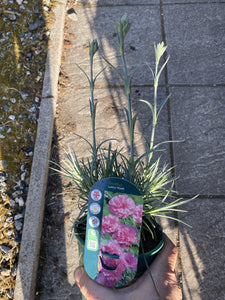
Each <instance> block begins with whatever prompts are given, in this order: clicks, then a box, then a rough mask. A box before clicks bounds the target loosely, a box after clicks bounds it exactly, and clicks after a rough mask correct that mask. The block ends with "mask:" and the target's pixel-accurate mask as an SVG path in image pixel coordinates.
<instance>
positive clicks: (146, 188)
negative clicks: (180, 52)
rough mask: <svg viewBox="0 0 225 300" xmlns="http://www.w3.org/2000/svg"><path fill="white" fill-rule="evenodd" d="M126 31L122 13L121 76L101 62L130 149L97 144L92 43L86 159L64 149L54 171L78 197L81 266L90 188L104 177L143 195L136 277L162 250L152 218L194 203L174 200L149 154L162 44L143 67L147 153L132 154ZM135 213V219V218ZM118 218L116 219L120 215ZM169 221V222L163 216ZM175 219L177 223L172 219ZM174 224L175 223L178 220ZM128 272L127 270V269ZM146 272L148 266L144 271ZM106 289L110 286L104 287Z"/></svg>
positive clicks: (93, 48) (166, 176)
mask: <svg viewBox="0 0 225 300" xmlns="http://www.w3.org/2000/svg"><path fill="white" fill-rule="evenodd" d="M129 29H130V21H129V19H128V17H127V15H124V16H122V18H121V19H120V20H119V21H118V22H117V35H118V42H119V50H120V55H121V60H122V66H123V68H122V72H120V71H119V70H118V69H116V68H115V67H114V66H113V65H112V64H111V63H110V62H109V61H108V60H107V58H104V59H105V61H106V63H107V64H108V65H109V66H110V67H111V68H113V69H114V70H115V71H116V72H117V74H118V76H119V77H120V78H121V80H122V81H123V83H124V91H125V94H126V98H127V106H126V107H124V112H125V116H126V120H127V127H128V132H129V150H128V151H127V153H125V154H124V153H123V152H122V151H121V149H119V150H118V149H113V147H112V139H107V140H104V141H100V142H97V138H96V130H95V119H96V112H97V102H96V101H95V100H94V88H95V82H96V80H97V78H98V76H99V75H100V74H101V73H102V72H103V71H104V69H105V68H104V69H103V70H101V71H100V72H99V73H98V74H97V75H96V76H95V77H94V75H93V74H94V72H93V59H94V55H95V53H96V52H97V51H98V42H97V40H93V41H92V42H91V43H90V44H89V56H90V76H88V74H87V73H86V72H85V71H84V70H83V69H82V68H81V67H80V66H78V68H79V69H80V70H81V71H82V72H83V74H84V75H85V77H86V78H87V80H88V82H89V85H90V100H89V102H90V116H91V128H92V141H88V140H87V139H85V138H83V137H80V136H79V137H80V138H82V139H83V141H84V142H85V143H87V144H88V146H89V147H90V153H91V155H90V157H88V158H86V159H84V158H83V159H81V160H79V159H78V158H77V155H76V152H75V151H74V150H73V149H71V148H69V149H68V150H65V157H66V158H65V159H64V160H63V161H62V163H61V164H56V165H57V166H58V167H59V168H57V169H55V170H57V172H59V173H60V174H61V175H63V176H66V177H67V178H69V179H70V180H72V183H73V187H74V193H76V194H77V204H78V207H79V210H80V213H79V215H78V217H77V219H76V220H75V222H74V226H73V230H74V232H75V236H76V238H77V240H78V246H79V252H80V255H81V259H80V264H82V259H83V252H84V243H85V232H86V219H87V209H88V198H89V192H90V190H91V188H92V186H93V185H94V184H96V183H97V182H98V181H99V180H102V179H104V178H121V179H124V180H127V181H128V182H130V183H132V184H134V185H135V186H136V187H137V188H138V189H139V191H140V192H141V194H142V197H143V205H139V206H138V205H137V206H136V210H135V213H134V211H133V212H132V213H130V215H132V216H133V219H135V218H136V220H137V219H138V218H139V217H140V214H142V228H141V240H140V249H139V256H138V267H137V269H136V270H135V271H137V274H141V273H143V272H144V271H145V270H146V269H147V268H148V265H149V264H150V263H151V261H152V260H153V259H154V257H155V255H156V254H157V252H158V251H159V250H160V249H161V248H162V246H163V243H164V234H163V231H162V228H161V227H160V226H159V225H158V224H157V223H156V221H155V217H156V216H160V215H164V214H170V213H172V212H174V211H183V210H180V209H179V206H180V205H182V204H184V203H187V202H188V201H191V200H193V199H194V198H192V199H188V200H184V199H181V198H178V199H177V198H176V197H175V192H174V190H173V186H174V181H175V179H174V178H171V169H170V168H168V167H167V165H163V166H162V167H161V166H160V158H157V159H156V160H154V154H155V152H157V151H162V149H161V148H160V147H161V145H162V144H164V143H166V141H165V142H162V143H160V144H158V145H155V142H154V141H155V134H156V125H157V121H158V117H159V114H160V112H161V110H162V109H163V107H164V105H165V104H166V103H167V100H168V98H169V96H168V97H167V98H165V99H164V100H163V101H161V103H160V104H159V103H158V99H157V91H158V82H159V78H160V75H161V73H162V71H163V69H164V68H165V66H166V64H167V62H168V60H169V58H167V59H166V60H165V62H164V63H162V64H161V59H162V57H163V55H164V53H165V51H166V46H165V45H164V43H163V42H162V43H159V44H157V45H154V50H155V68H154V70H152V68H151V67H150V65H149V64H147V66H148V68H149V70H150V71H151V73H152V76H153V80H154V96H153V101H152V102H150V101H146V100H140V101H142V102H144V103H145V104H146V106H147V107H148V108H149V109H150V111H151V114H152V124H151V129H150V130H151V138H150V140H149V141H145V142H146V144H147V145H148V150H147V151H146V152H145V153H143V154H141V155H139V156H137V155H136V153H135V151H134V144H135V141H134V131H135V125H136V121H137V118H138V114H137V113H136V114H134V113H133V111H132V105H131V81H132V77H133V75H132V76H129V74H128V71H127V65H126V60H125V51H124V40H125V37H126V35H127V33H128V31H129ZM134 214H135V217H134ZM119 217H120V218H122V217H121V216H119ZM168 218H172V219H173V217H171V216H168ZM176 220H177V219H176ZM178 221H179V220H178ZM128 269H129V270H128ZM128 269H127V270H126V272H124V273H121V274H120V275H121V276H120V280H123V283H124V285H127V284H128V283H129V280H128V279H127V272H129V271H130V272H132V271H133V270H132V268H128ZM148 269H149V268H148ZM108 286H110V283H109V284H108ZM111 286H115V287H120V285H118V284H117V283H115V282H114V283H113V284H112V285H111Z"/></svg>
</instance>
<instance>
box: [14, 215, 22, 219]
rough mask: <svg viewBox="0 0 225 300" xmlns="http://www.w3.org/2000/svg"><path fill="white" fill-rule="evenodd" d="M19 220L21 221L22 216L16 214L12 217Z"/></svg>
mask: <svg viewBox="0 0 225 300" xmlns="http://www.w3.org/2000/svg"><path fill="white" fill-rule="evenodd" d="M20 219H23V214H18V215H15V217H14V220H15V221H16V220H20Z"/></svg>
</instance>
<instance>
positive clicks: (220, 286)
mask: <svg viewBox="0 0 225 300" xmlns="http://www.w3.org/2000/svg"><path fill="white" fill-rule="evenodd" d="M70 8H73V9H74V10H75V14H73V19H71V18H69V15H67V18H66V23H65V32H64V35H65V38H64V53H63V58H62V65H61V73H60V80H59V100H58V108H57V116H56V123H55V130H56V135H55V136H56V137H55V140H54V142H53V145H54V147H53V152H54V155H55V156H59V157H61V156H62V155H63V151H62V150H61V146H64V147H67V146H70V147H73V148H74V149H76V151H77V153H78V156H79V157H81V156H84V155H88V150H87V149H86V148H85V146H84V143H83V141H82V140H80V139H79V138H77V137H75V135H73V133H72V132H75V133H77V134H81V135H83V136H84V137H86V138H89V137H90V126H89V124H90V123H89V120H90V119H89V103H88V99H89V88H88V85H87V82H86V79H85V77H84V76H83V74H82V73H81V72H80V70H79V69H78V68H77V67H76V65H75V63H77V64H79V65H80V66H81V67H82V68H84V69H85V70H86V71H87V72H88V70H89V69H88V43H89V41H92V39H94V38H97V39H98V41H99V45H100V51H99V54H98V55H96V57H95V73H97V72H98V70H100V69H101V68H102V67H103V66H105V62H104V60H103V59H102V55H104V56H106V57H107V58H109V59H110V61H111V62H112V63H113V64H114V65H116V66H118V65H120V64H121V62H120V60H119V52H118V45H117V37H116V35H115V33H116V29H115V21H116V20H118V19H119V18H120V17H121V16H122V15H123V14H124V13H127V15H128V17H129V19H130V20H131V22H132V26H131V29H130V32H129V34H128V36H127V38H126V53H127V62H128V65H129V69H132V68H134V67H135V66H136V65H137V64H138V63H142V62H145V61H148V62H149V63H150V64H151V65H152V64H153V62H154V52H153V50H154V48H153V43H154V42H160V41H162V40H163V41H164V42H165V43H166V44H167V45H168V49H167V53H168V54H169V55H170V61H169V64H168V67H167V69H166V71H165V73H164V74H163V77H162V79H161V82H160V93H159V98H161V99H163V97H164V96H165V95H168V94H170V93H171V95H172V96H171V97H170V102H169V105H168V106H167V108H166V109H165V110H164V113H163V114H162V116H161V120H160V122H159V127H158V130H157V133H156V134H157V139H158V141H164V140H168V139H172V140H179V139H184V142H182V143H175V144H173V146H171V147H168V149H167V151H166V152H165V154H164V156H163V160H165V161H167V162H168V163H169V164H171V165H172V166H175V175H176V176H177V177H179V178H178V180H177V184H176V189H177V191H178V193H179V195H181V196H183V197H192V196H193V195H195V194H199V195H200V196H199V198H198V199H196V200H195V201H193V202H191V203H189V204H187V205H186V207H185V209H187V210H188V213H186V214H182V215H179V217H180V218H181V219H182V220H184V221H186V222H188V223H189V224H191V225H192V228H189V227H187V226H183V225H179V226H178V227H179V233H178V231H177V229H178V228H177V225H176V224H173V223H172V222H168V221H166V220H163V226H164V228H165V231H166V232H167V233H168V235H169V236H170V237H171V239H172V240H173V241H174V242H178V245H179V249H180V263H179V268H178V271H180V272H181V274H182V275H181V282H182V286H183V294H184V299H186V300H200V299H201V300H211V299H217V300H223V299H225V285H224V282H225V273H224V265H225V254H224V244H225V235H224V228H225V217H224V209H225V205H224V201H225V184H224V178H225V122H224V121H225V118H224V115H225V102H224V95H225V79H224V78H225V47H224V44H225V35H224V28H225V21H224V20H225V1H220V0H217V1H216V0H215V1H205V0H198V1H194V0H189V1H185V0H176V1H175V0H174V1H173V0H139V1H135V0H126V1H125V0H124V1H123V0H121V1H116V0H99V1H79V0H77V1H75V3H74V4H71V3H70V2H69V3H68V9H70ZM70 17H71V15H70ZM133 83H134V84H135V85H134V86H133V103H134V109H135V110H138V111H139V115H140V116H141V117H140V120H139V123H138V130H139V132H140V133H141V134H142V135H145V136H147V135H148V128H147V126H148V124H149V122H150V120H149V118H148V117H149V112H147V111H146V108H145V106H143V105H142V104H140V103H138V101H137V99H139V98H142V99H151V97H152V79H151V74H150V73H149V72H148V70H147V68H146V67H144V66H143V67H142V68H140V69H139V70H138V71H137V73H136V75H135V77H134V80H133ZM96 84H97V89H96V91H95V97H96V98H97V99H98V103H99V104H98V111H97V115H98V120H97V135H98V138H99V140H103V139H105V138H108V137H112V136H113V137H120V139H121V138H122V141H123V142H122V144H123V145H126V129H125V121H124V115H123V110H122V109H121V107H122V105H123V103H124V101H125V100H124V94H123V90H122V88H121V86H120V82H119V80H118V78H117V76H116V74H115V73H114V72H113V70H112V69H110V68H107V69H106V71H105V72H104V74H102V75H101V76H100V77H99V79H98V81H97V83H96ZM56 146H57V147H59V148H57V147H56ZM136 147H137V150H138V151H141V150H142V149H143V143H142V142H141V138H140V137H139V138H138V140H137V144H136ZM53 178H54V177H53ZM53 180H54V179H51V178H50V179H49V186H51V187H53V188H50V189H49V190H50V192H49V191H48V193H47V196H46V201H47V203H46V216H45V225H46V226H44V232H43V236H45V238H46V237H47V241H46V242H44V244H43V248H44V250H43V251H44V254H43V255H44V256H45V259H44V260H43V259H42V261H41V263H40V265H41V270H42V271H40V273H39V285H38V288H37V298H40V299H80V294H79V289H78V288H77V286H76V285H75V284H74V280H73V272H74V269H75V268H76V266H77V265H78V252H77V244H76V241H75V239H71V238H70V236H69V234H70V227H71V224H72V222H71V221H70V220H73V218H75V216H76V215H77V211H76V210H75V208H74V204H73V201H71V198H70V197H69V196H68V195H63V196H58V195H56V194H55V193H53V192H52V190H53V189H54V187H55V190H56V191H57V192H58V191H64V188H65V185H66V183H65V182H64V181H62V182H57V183H54V182H52V181H53ZM41 256H42V253H41Z"/></svg>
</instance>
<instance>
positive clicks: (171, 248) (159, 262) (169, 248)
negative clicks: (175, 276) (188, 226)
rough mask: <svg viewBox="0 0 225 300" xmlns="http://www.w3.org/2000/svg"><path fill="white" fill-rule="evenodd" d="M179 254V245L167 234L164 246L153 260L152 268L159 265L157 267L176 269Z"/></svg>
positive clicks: (169, 269)
mask: <svg viewBox="0 0 225 300" xmlns="http://www.w3.org/2000/svg"><path fill="white" fill-rule="evenodd" d="M177 254H178V251H177V247H176V246H175V245H174V244H173V243H172V242H171V240H170V239H169V238H168V237H167V236H166V235H165V243H164V246H163V248H162V250H161V251H160V252H159V253H158V255H157V256H156V258H155V260H154V261H153V263H152V266H151V268H154V267H155V266H157V268H160V269H161V268H163V269H165V268H166V269H167V270H168V271H174V270H175V266H176V261H177Z"/></svg>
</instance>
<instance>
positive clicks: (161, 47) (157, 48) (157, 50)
mask: <svg viewBox="0 0 225 300" xmlns="http://www.w3.org/2000/svg"><path fill="white" fill-rule="evenodd" d="M154 47H155V60H156V63H159V60H160V58H161V57H162V55H163V53H164V52H165V51H166V48H167V46H164V42H161V43H158V44H157V45H154Z"/></svg>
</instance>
